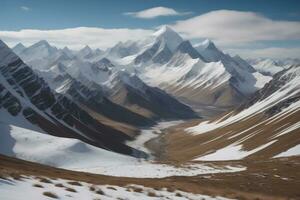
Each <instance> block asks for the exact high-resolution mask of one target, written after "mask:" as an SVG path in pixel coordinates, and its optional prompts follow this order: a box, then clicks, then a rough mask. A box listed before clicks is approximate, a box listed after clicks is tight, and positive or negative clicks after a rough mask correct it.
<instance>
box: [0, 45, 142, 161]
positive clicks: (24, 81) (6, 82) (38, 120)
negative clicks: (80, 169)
mask: <svg viewBox="0 0 300 200" xmlns="http://www.w3.org/2000/svg"><path fill="white" fill-rule="evenodd" d="M0 61H1V63H0V72H1V74H0V81H1V83H0V89H1V93H0V94H1V98H0V100H1V101H0V105H1V121H2V122H6V123H8V124H16V125H18V126H21V127H23V126H25V127H33V128H34V129H38V130H42V131H43V132H45V133H48V134H52V135H56V136H62V137H73V138H78V139H80V140H82V141H84V142H87V143H89V144H92V145H94V146H97V147H100V148H105V149H108V150H113V151H116V152H119V153H122V154H128V155H134V156H137V157H145V154H144V153H143V152H140V151H138V150H135V149H132V148H131V147H128V146H127V145H125V144H124V141H125V140H128V139H130V137H129V136H127V135H126V134H124V133H123V132H121V131H119V130H116V129H114V128H112V127H110V126H107V125H104V124H102V123H101V122H100V121H99V120H96V119H95V118H93V117H92V116H91V115H90V114H89V113H88V112H87V111H86V110H84V109H82V108H81V107H80V106H79V105H78V103H76V102H75V101H73V99H71V98H70V97H68V96H67V95H62V94H58V93H54V92H53V91H52V90H51V89H50V87H49V86H48V84H47V83H46V82H45V81H44V80H43V79H42V78H41V77H39V76H38V75H36V73H35V72H34V71H33V70H32V69H31V68H30V67H28V66H27V65H26V64H24V63H23V61H22V60H21V59H20V58H19V57H18V56H16V55H15V54H14V53H13V52H12V51H11V50H10V49H9V48H8V47H7V46H6V45H5V44H4V43H3V42H2V41H0ZM71 91H72V90H71ZM70 93H72V92H70Z"/></svg>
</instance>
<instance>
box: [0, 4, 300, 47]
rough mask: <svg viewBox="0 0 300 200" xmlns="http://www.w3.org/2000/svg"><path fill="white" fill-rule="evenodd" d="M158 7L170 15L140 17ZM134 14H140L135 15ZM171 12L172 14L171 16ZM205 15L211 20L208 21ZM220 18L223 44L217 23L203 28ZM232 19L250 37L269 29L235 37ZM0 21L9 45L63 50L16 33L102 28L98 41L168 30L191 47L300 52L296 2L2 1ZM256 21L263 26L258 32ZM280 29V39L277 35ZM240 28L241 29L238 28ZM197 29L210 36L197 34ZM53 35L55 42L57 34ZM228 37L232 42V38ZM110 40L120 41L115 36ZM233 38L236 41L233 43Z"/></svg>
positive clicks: (38, 36)
mask: <svg viewBox="0 0 300 200" xmlns="http://www.w3.org/2000/svg"><path fill="white" fill-rule="evenodd" d="M156 7H163V8H164V9H165V10H163V11H162V12H166V13H169V14H161V16H159V14H158V15H157V16H156V17H153V16H152V15H151V16H150V17H143V16H145V15H144V14H145V13H143V11H145V10H147V9H150V8H156ZM166 9H169V10H166ZM170 9H172V10H170ZM218 11H219V12H218ZM222 11H224V12H222ZM227 11H229V12H227ZM231 11H234V12H231ZM128 12H131V14H128ZM136 12H141V13H140V15H138V13H136ZM149 12H150V11H149ZM151 12H152V11H151ZM157 12H158V11H157ZM172 12H173V14H170V13H172ZM174 12H176V13H174ZM236 12H237V13H236ZM125 13H127V14H125ZM207 14H209V16H206V15H207ZM164 15H166V16H164ZM146 16H147V15H146ZM222 18H224V21H225V23H224V24H225V25H224V27H222V28H223V29H222V30H224V28H225V29H226V26H228V27H229V28H231V29H236V30H235V32H232V31H228V30H225V33H226V34H228V35H227V38H224V37H222V36H221V35H218V34H215V33H212V31H215V32H220V30H218V29H216V28H214V29H211V26H216V25H219V24H220V23H221V22H215V23H212V24H209V23H208V22H207V21H210V20H209V19H213V20H214V19H222ZM236 18H240V19H245V24H246V25H247V24H249V32H250V33H251V32H252V31H253V30H256V29H261V30H263V29H264V27H268V29H267V30H265V31H264V32H262V31H257V30H256V31H254V32H253V35H257V38H255V37H252V36H251V34H244V35H241V37H239V34H238V33H239V32H238V31H239V30H238V29H240V27H239V26H238V25H242V24H243V21H241V20H239V21H237V22H234V23H229V22H228V21H235V19H236ZM0 19H1V20H0V38H2V39H3V40H4V41H6V42H8V43H9V44H11V45H13V44H15V43H17V42H18V40H19V41H20V42H23V43H25V44H28V45H29V44H30V43H32V42H34V40H38V39H48V40H50V42H52V43H54V44H56V45H58V46H62V45H68V44H69V46H70V45H71V44H73V41H69V42H66V43H65V44H64V43H63V42H62V41H60V40H58V39H55V36H54V35H47V34H44V35H45V38H42V34H38V32H34V34H32V33H25V34H24V33H22V34H21V33H20V31H22V30H25V29H33V30H36V31H38V30H63V29H70V28H77V27H94V28H101V31H102V32H99V34H100V35H101V34H102V33H103V31H104V30H105V31H106V30H107V31H108V32H109V31H112V30H113V29H121V30H122V31H120V33H122V34H124V31H126V30H127V29H129V31H127V32H126V34H127V35H128V37H129V39H130V35H132V36H136V35H137V34H139V33H140V34H141V37H142V36H143V35H147V34H149V33H150V32H151V31H150V30H153V29H155V28H157V27H158V26H161V25H163V24H168V25H170V26H171V27H172V28H174V29H175V30H176V31H178V32H180V33H182V35H184V36H185V37H186V38H187V39H190V40H192V41H193V42H199V41H201V40H202V39H204V38H210V39H212V40H214V41H215V42H216V43H217V45H219V46H221V47H222V48H225V49H228V50H229V51H231V50H233V51H238V50H240V49H241V50H242V51H245V52H247V51H249V52H250V51H253V50H255V49H260V50H261V49H263V48H265V49H266V48H269V49H271V48H273V50H274V48H277V49H278V48H285V50H287V48H290V49H291V48H294V49H295V50H298V49H299V48H300V36H299V37H297V33H298V31H299V29H300V27H299V26H300V25H299V24H300V1H299V0H281V1H279V0H251V1H250V0H249V1H246V0H224V1H223V0H222V1H220V0H169V1H167V0H118V1H117V0H89V1H84V0H64V1H62V0H0ZM226 20H227V21H226ZM256 21H258V22H257V24H261V26H256V25H255V23H256ZM198 22H199V23H198ZM227 22H228V25H227ZM281 22H284V23H281ZM236 24H237V25H236ZM281 27H282V29H283V30H282V32H283V33H280V32H281ZM241 28H242V29H245V27H242V26H241ZM103 29H104V30H103ZM123 29H124V30H123ZM125 29H126V30H125ZM136 29H141V30H144V32H142V33H141V32H136V31H135V32H134V30H136ZM186 29H189V30H186ZM197 29H198V30H197ZM200 29H205V30H211V31H200ZM194 30H195V31H194ZM222 30H221V31H222ZM76 31H77V32H76ZM76 31H75V32H76V34H75V33H74V37H75V36H76V37H78V38H80V35H79V32H80V31H81V32H82V30H79V29H76ZM93 31H94V30H93ZM105 31H104V32H105ZM193 31H194V32H193ZM70 32H71V31H70ZM90 32H91V30H84V33H86V34H87V33H88V34H89V33H90ZM94 32H95V31H94ZM116 32H118V31H116ZM285 32H287V33H285ZM1 33H2V34H1ZM18 33H19V34H18ZM47 33H48V32H47ZM77 33H78V34H77ZM109 33H110V32H109ZM299 33H300V32H299ZM26 34H31V36H26V37H25V36H24V35H26ZM56 34H57V37H59V35H58V34H59V33H58V32H57V33H56ZM60 34H61V33H60ZM70 34H71V33H70ZM72 34H73V31H72ZM126 34H125V35H126ZM268 34H269V35H273V34H274V35H273V36H272V37H271V36H266V35H268ZM21 35H22V36H21ZM105 35H107V32H105V34H104V36H105ZM113 35H114V34H113ZM231 35H232V38H233V39H231V38H230V37H231ZM299 35H300V34H299ZM34 36H36V38H34ZM114 36H116V37H118V35H117V34H116V35H114ZM91 37H92V36H91ZM228 38H229V39H228ZM234 38H238V39H236V40H235V39H234ZM126 39H128V38H126V37H122V40H126ZM108 40H109V39H107V41H108ZM92 41H93V40H91V41H89V40H86V41H84V40H83V43H89V42H90V43H91V44H90V45H91V46H93V44H95V42H92ZM114 43H116V41H113V40H112V42H111V45H113V44H114ZM97 44H99V45H100V46H99V47H100V48H101V47H102V48H107V47H108V46H109V45H110V43H103V45H101V44H100V42H99V43H97ZM82 45H85V44H82ZM79 46H80V44H76V46H75V45H74V48H79ZM71 47H72V46H71ZM95 47H96V46H95Z"/></svg>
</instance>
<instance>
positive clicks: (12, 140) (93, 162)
mask: <svg viewBox="0 0 300 200" xmlns="http://www.w3.org/2000/svg"><path fill="white" fill-rule="evenodd" d="M0 127H1V130H3V131H4V132H3V133H2V134H1V135H0V138H1V140H0V144H1V149H0V150H1V152H0V153H2V154H3V153H4V154H5V155H9V156H12V157H17V158H22V159H24V160H28V161H33V162H37V163H41V164H46V165H49V166H55V167H59V168H64V169H71V170H76V171H85V172H93V173H97V174H104V175H110V176H118V177H137V178H163V177H169V176H194V175H198V174H208V173H209V174H210V173H226V172H236V171H242V170H245V168H244V167H233V166H229V165H228V166H227V165H225V166H224V167H223V168H215V167H214V166H213V165H211V166H208V165H204V164H191V165H189V164H187V165H185V166H181V167H174V166H172V165H167V164H159V163H155V162H151V161H146V160H141V159H136V158H133V157H130V156H126V155H121V154H117V153H114V152H111V151H107V150H104V149H100V148H96V147H94V146H91V145H89V144H86V143H84V142H82V141H80V140H77V139H70V138H61V137H55V136H51V135H47V134H43V133H39V132H35V131H31V130H28V129H23V128H20V127H16V126H11V125H7V124H3V123H0ZM78 161H80V162H78ZM120 166H122V168H120ZM189 167H192V168H189ZM187 169H189V170H187Z"/></svg>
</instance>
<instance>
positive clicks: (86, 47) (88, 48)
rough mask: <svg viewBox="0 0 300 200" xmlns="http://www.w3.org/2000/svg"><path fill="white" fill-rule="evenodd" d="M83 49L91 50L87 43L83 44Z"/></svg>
mask: <svg viewBox="0 0 300 200" xmlns="http://www.w3.org/2000/svg"><path fill="white" fill-rule="evenodd" d="M83 50H92V49H91V47H90V46H89V45H85V47H83Z"/></svg>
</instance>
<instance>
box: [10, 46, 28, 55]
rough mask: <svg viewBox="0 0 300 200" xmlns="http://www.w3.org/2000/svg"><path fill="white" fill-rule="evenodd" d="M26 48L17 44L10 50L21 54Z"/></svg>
mask: <svg viewBox="0 0 300 200" xmlns="http://www.w3.org/2000/svg"><path fill="white" fill-rule="evenodd" d="M24 49H26V47H25V46H24V45H23V44H22V43H18V44H17V45H16V46H14V47H13V48H12V50H13V51H14V52H15V53H16V54H19V53H21V52H22V51H23V50H24Z"/></svg>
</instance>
